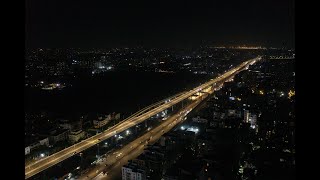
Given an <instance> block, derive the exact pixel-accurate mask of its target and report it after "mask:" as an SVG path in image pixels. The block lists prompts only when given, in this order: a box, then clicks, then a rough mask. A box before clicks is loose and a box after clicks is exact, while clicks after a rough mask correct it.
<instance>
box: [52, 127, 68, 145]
mask: <svg viewBox="0 0 320 180" xmlns="http://www.w3.org/2000/svg"><path fill="white" fill-rule="evenodd" d="M68 134H69V130H67V129H56V130H53V131H51V132H50V135H51V136H50V143H51V144H55V143H57V142H59V141H65V140H67V139H68Z"/></svg>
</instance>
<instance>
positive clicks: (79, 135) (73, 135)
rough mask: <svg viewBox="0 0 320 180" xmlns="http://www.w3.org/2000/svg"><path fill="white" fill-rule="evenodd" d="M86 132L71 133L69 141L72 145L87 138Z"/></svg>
mask: <svg viewBox="0 0 320 180" xmlns="http://www.w3.org/2000/svg"><path fill="white" fill-rule="evenodd" d="M85 135H86V134H85V132H84V131H82V130H79V131H71V132H70V134H69V141H71V142H72V143H75V142H78V141H79V140H80V139H82V138H84V137H85Z"/></svg>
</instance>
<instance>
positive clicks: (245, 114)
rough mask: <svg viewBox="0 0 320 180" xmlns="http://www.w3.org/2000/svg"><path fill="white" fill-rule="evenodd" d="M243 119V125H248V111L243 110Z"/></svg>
mask: <svg viewBox="0 0 320 180" xmlns="http://www.w3.org/2000/svg"><path fill="white" fill-rule="evenodd" d="M243 114H244V118H243V121H244V122H245V123H248V122H249V117H250V112H249V111H248V110H244V113H243Z"/></svg>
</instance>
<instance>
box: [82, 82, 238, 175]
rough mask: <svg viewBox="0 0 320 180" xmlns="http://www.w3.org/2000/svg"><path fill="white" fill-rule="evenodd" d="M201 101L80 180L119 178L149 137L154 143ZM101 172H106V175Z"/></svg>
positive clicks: (130, 144)
mask: <svg viewBox="0 0 320 180" xmlns="http://www.w3.org/2000/svg"><path fill="white" fill-rule="evenodd" d="M231 78H233V77H232V76H230V77H229V78H228V79H226V81H228V80H229V79H231ZM221 86H222V84H221V85H219V86H218V87H217V88H220V87H221ZM214 91H215V90H214V88H213V89H211V91H210V92H209V94H212V93H213V92H214ZM202 96H203V97H204V98H206V97H207V96H208V94H203V95H202ZM204 98H202V99H204ZM201 101H202V100H200V98H199V99H198V100H196V101H194V102H192V103H191V104H190V105H189V106H188V107H186V108H184V109H183V110H180V111H179V112H178V113H176V114H175V115H173V116H172V117H170V118H168V119H167V120H166V121H164V122H162V124H161V125H159V126H157V127H156V128H154V129H152V130H151V131H150V132H148V133H145V134H144V135H143V136H141V137H139V138H138V139H136V140H134V141H133V142H131V143H129V144H128V145H126V146H124V147H123V148H121V149H120V150H117V153H121V157H120V158H119V157H118V158H117V156H118V155H117V153H116V154H112V155H108V156H109V159H108V160H107V161H106V162H105V163H102V164H101V165H100V166H98V167H96V168H94V169H93V170H91V171H90V172H88V173H86V174H84V175H83V176H82V177H80V179H91V178H93V179H95V180H100V179H114V178H115V177H117V178H119V175H120V174H121V167H122V166H123V165H125V164H127V162H128V160H131V159H134V158H136V157H137V156H139V155H140V154H141V153H143V150H144V147H145V143H144V142H145V141H146V140H149V139H150V137H152V139H151V140H150V142H149V143H150V144H152V143H153V142H156V141H157V140H158V139H159V138H160V137H161V136H162V135H163V134H164V133H166V132H168V131H170V130H171V129H172V128H173V127H174V126H175V125H176V124H178V123H180V122H182V121H183V120H184V117H185V116H187V114H188V113H189V112H190V111H192V109H194V108H195V107H196V106H197V105H198V104H199V103H200V102H201ZM141 142H143V143H141ZM106 163H108V166H107V167H106V166H105V164H106ZM102 172H106V174H104V173H102Z"/></svg>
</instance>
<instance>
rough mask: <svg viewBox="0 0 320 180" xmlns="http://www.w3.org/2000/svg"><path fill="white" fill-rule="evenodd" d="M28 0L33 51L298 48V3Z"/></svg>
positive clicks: (27, 26)
mask: <svg viewBox="0 0 320 180" xmlns="http://www.w3.org/2000/svg"><path fill="white" fill-rule="evenodd" d="M25 2H26V19H25V20H26V24H25V33H26V39H25V40H26V41H25V45H26V47H27V48H37V47H48V48H49V47H50V48H52V47H62V48H66V47H81V48H106V47H134V46H143V47H179V48H180V47H196V46H201V45H212V46H219V45H227V46H228V45H252V46H267V47H270V46H272V47H282V46H287V47H294V46H295V45H294V44H295V38H294V36H295V32H294V1H292V0H286V1H279V2H278V1H275V0H270V1H258V2H256V1H252V0H245V1H242V2H238V1H224V2H212V3H206V4H199V3H194V4H191V3H186V2H184V3H182V2H180V4H179V3H177V2H176V3H175V4H173V3H171V4H165V3H162V4H156V3H154V4H143V5H142V4H139V3H135V4H133V3H131V4H128V3H127V4H117V3H109V2H100V1H99V2H86V3H84V2H83V1H67V2H64V1H50V2H44V1H25ZM199 5H200V6H201V7H200V6H199Z"/></svg>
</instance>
